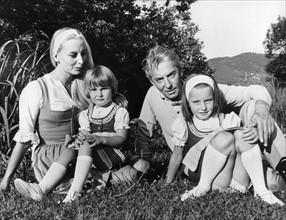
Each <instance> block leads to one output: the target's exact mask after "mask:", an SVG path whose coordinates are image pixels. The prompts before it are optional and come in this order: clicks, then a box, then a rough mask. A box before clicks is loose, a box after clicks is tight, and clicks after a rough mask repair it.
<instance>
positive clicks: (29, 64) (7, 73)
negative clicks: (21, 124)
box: [0, 32, 48, 152]
mask: <svg viewBox="0 0 286 220" xmlns="http://www.w3.org/2000/svg"><path fill="white" fill-rule="evenodd" d="M33 34H34V33H33V32H27V33H25V34H24V35H22V36H21V37H20V38H18V39H15V40H9V41H7V42H5V43H3V45H2V46H1V47H0V88H1V89H0V90H1V94H0V113H1V118H0V132H1V133H0V145H1V152H5V151H7V150H8V149H10V148H11V135H13V134H15V131H16V130H17V128H18V102H19V94H20V93H21V91H22V89H23V88H24V87H25V86H26V85H27V83H28V82H30V81H31V80H33V79H35V78H38V77H39V76H40V75H43V74H44V73H46V66H47V65H48V64H47V58H48V56H47V49H45V47H46V46H45V45H44V44H43V41H33V39H34V38H33ZM31 98H32V97H31Z"/></svg>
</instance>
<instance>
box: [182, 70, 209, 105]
mask: <svg viewBox="0 0 286 220" xmlns="http://www.w3.org/2000/svg"><path fill="white" fill-rule="evenodd" d="M201 83H205V84H208V85H209V86H210V87H212V89H214V81H213V80H212V78H210V77H209V76H206V75H197V76H194V77H192V78H190V79H189V80H188V81H187V83H186V88H185V92H186V97H187V100H188V99H189V95H190V92H191V90H192V89H193V88H194V87H195V86H196V85H198V84H201Z"/></svg>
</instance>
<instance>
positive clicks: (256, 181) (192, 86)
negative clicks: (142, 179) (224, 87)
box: [166, 74, 284, 205]
mask: <svg viewBox="0 0 286 220" xmlns="http://www.w3.org/2000/svg"><path fill="white" fill-rule="evenodd" d="M221 97H222V96H221V95H220V92H219V89H218V87H217V84H216V82H215V81H214V80H213V79H212V78H211V77H209V76H207V75H202V74H198V75H194V76H193V75H192V76H191V77H189V78H188V79H187V80H186V82H185V83H184V86H183V92H182V114H183V117H184V119H183V118H178V119H176V121H175V122H174V124H173V125H172V131H173V134H174V136H173V139H172V141H173V142H174V145H175V147H174V150H173V153H172V156H171V158H170V162H169V167H168V172H167V179H166V183H170V182H172V180H173V179H174V176H175V174H176V172H177V170H178V168H179V166H180V164H181V162H183V169H184V173H185V174H187V175H188V176H189V177H190V178H193V179H197V180H199V183H198V185H197V186H196V187H194V188H193V189H192V190H190V191H186V192H185V193H184V194H183V195H182V197H181V200H182V201H184V200H186V199H187V198H190V197H191V198H196V197H201V196H204V195H206V194H207V192H208V191H209V190H211V189H218V190H224V189H227V188H228V187H229V186H231V187H232V188H234V189H237V190H239V191H241V192H245V191H246V189H247V187H248V186H249V184H250V180H251V181H252V184H253V187H254V190H255V193H256V195H258V196H259V197H260V198H261V199H262V200H263V201H265V202H267V203H269V204H274V203H278V204H279V205H284V203H283V202H282V201H280V200H279V199H278V198H276V197H275V196H274V195H273V193H272V192H271V191H269V190H268V189H267V188H266V185H265V182H264V174H263V168H262V158H261V153H260V148H259V146H258V144H257V140H258V137H257V131H256V128H254V127H251V126H248V127H247V126H246V127H243V128H237V126H240V124H241V120H240V118H239V117H238V116H237V115H236V114H235V113H233V112H232V113H230V114H226V115H224V114H222V113H221V109H222V108H223V104H224V100H223V99H222V98H221ZM232 128H233V129H232ZM231 131H232V132H233V131H234V134H232V132H231ZM249 178H250V180H249Z"/></svg>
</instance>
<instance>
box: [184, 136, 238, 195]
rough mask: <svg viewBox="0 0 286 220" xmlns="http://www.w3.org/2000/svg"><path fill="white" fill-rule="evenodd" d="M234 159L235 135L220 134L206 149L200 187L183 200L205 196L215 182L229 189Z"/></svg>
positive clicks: (189, 192) (216, 184) (188, 193)
mask: <svg viewBox="0 0 286 220" xmlns="http://www.w3.org/2000/svg"><path fill="white" fill-rule="evenodd" d="M234 157H235V148H234V137H233V135H232V134H230V133H227V132H220V133H218V134H217V135H216V136H215V137H214V138H213V139H212V140H211V142H210V144H209V145H208V146H207V148H206V151H205V154H204V158H203V162H202V170H201V177H200V181H199V183H198V185H197V186H196V187H195V188H194V189H192V190H191V191H188V192H186V193H185V194H183V195H182V197H181V200H182V201H184V200H185V199H187V198H189V197H201V196H204V195H205V194H206V193H207V192H208V191H209V190H210V189H211V187H212V184H213V182H214V180H215V183H214V184H213V185H214V186H216V187H218V186H219V187H220V188H225V187H228V186H229V184H230V181H231V176H232V169H233V164H234ZM229 158H230V159H229ZM219 174H220V176H219ZM218 177H219V178H218Z"/></svg>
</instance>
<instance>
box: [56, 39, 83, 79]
mask: <svg viewBox="0 0 286 220" xmlns="http://www.w3.org/2000/svg"><path fill="white" fill-rule="evenodd" d="M87 58H88V55H87V48H86V46H85V44H84V42H83V40H82V39H69V40H67V41H65V42H63V44H62V45H61V50H60V51H59V52H58V54H57V62H58V67H60V68H62V69H63V70H64V71H65V72H67V73H69V74H71V75H79V74H81V73H82V72H83V71H84V69H85V64H86V62H87Z"/></svg>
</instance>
